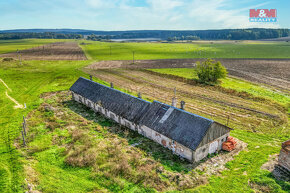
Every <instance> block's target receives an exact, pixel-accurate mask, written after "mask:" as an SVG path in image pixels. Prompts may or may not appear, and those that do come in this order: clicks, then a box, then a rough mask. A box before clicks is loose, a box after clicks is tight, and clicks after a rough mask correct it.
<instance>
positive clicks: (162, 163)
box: [0, 40, 290, 192]
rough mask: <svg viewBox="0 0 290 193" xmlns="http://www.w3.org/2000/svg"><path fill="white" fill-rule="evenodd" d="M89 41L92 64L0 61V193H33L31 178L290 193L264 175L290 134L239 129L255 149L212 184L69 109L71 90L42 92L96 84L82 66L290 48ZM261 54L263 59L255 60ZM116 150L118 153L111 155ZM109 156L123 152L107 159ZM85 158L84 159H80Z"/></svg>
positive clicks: (4, 46)
mask: <svg viewBox="0 0 290 193" xmlns="http://www.w3.org/2000/svg"><path fill="white" fill-rule="evenodd" d="M54 41H59V40H13V41H12V40H11V41H0V53H6V52H10V51H15V50H16V49H25V48H30V47H33V46H38V45H41V44H45V43H50V42H54ZM80 42H83V41H80ZM85 43H88V44H86V45H81V47H82V48H83V49H84V51H85V53H86V54H87V56H88V57H89V58H91V59H92V60H88V61H24V62H23V63H22V65H19V63H18V62H17V61H10V62H1V61H0V78H1V80H3V82H4V83H5V84H4V83H3V82H0V128H1V129H0V140H1V141H0V192H25V191H27V183H26V182H25V178H26V179H29V180H30V182H33V183H34V184H35V185H36V187H35V189H37V190H40V191H42V192H99V191H109V192H120V191H123V192H156V191H157V190H160V191H162V190H166V191H167V192H179V191H184V189H186V190H187V191H188V192H253V191H254V190H255V191H268V192H287V191H289V189H290V184H289V182H285V181H279V180H276V179H275V178H274V177H273V176H272V174H271V173H270V172H269V171H267V170H262V169H260V167H261V166H262V165H263V164H264V163H265V162H267V160H268V159H269V156H270V155H273V154H277V153H279V150H280V146H281V142H282V141H285V140H286V139H289V137H290V133H289V132H288V134H289V135H288V134H287V135H284V136H279V137H278V136H276V137H275V136H274V137H273V136H272V135H269V134H268V133H259V134H257V133H252V132H247V131H243V130H234V131H232V132H231V135H233V136H234V137H237V138H238V139H240V140H243V141H244V142H245V143H247V144H248V146H247V150H244V151H242V152H240V153H239V154H238V155H236V156H235V157H234V160H232V161H230V162H228V163H227V164H226V167H227V170H224V171H222V172H220V173H219V174H217V175H211V176H209V177H208V182H207V181H204V182H201V179H202V178H204V176H203V173H204V172H205V171H206V168H205V171H195V170H193V171H192V169H191V168H190V167H189V166H188V163H187V162H185V161H181V160H180V159H179V158H178V157H176V156H173V155H172V154H171V153H170V152H169V151H167V150H164V148H162V147H161V146H158V145H157V144H152V142H151V141H150V140H147V139H146V138H144V137H142V136H140V135H137V134H136V133H134V132H131V131H127V130H123V129H120V128H119V127H118V125H116V124H115V123H113V122H111V121H109V120H107V119H105V118H104V117H101V116H99V115H97V116H96V115H95V114H94V113H93V112H92V111H88V109H86V108H85V107H83V106H81V105H78V104H76V103H73V102H72V101H69V99H70V96H69V95H68V92H61V93H58V94H57V95H55V96H54V95H52V96H50V97H47V98H45V96H42V97H40V95H41V94H43V93H47V92H55V91H63V90H64V91H65V90H68V89H69V87H70V86H71V85H72V84H73V82H74V81H75V80H76V79H77V78H78V77H79V76H88V75H87V74H85V73H84V72H82V68H83V67H85V66H87V65H89V64H90V63H92V62H94V61H95V60H125V59H126V60H129V59H131V58H132V51H136V59H163V58H191V57H197V58H200V57H201V56H200V55H198V53H197V52H194V51H197V50H202V49H204V50H207V51H206V52H205V55H204V56H203V57H208V56H206V54H209V55H212V54H214V52H216V55H217V56H216V57H231V58H232V57H247V58H251V57H257V58H268V57H273V58H289V57H290V56H289V53H290V46H288V44H287V43H255V42H254V43H244V42H241V43H237V44H211V43H206V44H201V43H198V44H162V43H104V42H92V41H85ZM110 46H111V49H112V54H111V55H110V50H109V49H110ZM258 48H259V49H258ZM256 49H257V50H259V51H257V52H254V51H253V50H256ZM260 49H261V50H260ZM232 50H235V52H239V53H240V54H239V55H231V53H234V52H233V51H232ZM187 51H188V53H186V52H187ZM211 57H213V56H211ZM0 60H1V59H0ZM169 71H171V70H167V72H161V71H160V73H168V72H169ZM169 73H174V74H177V75H180V76H185V77H186V78H194V74H191V71H190V70H186V69H180V71H179V72H172V71H171V72H169ZM94 80H95V81H99V82H101V83H104V84H107V83H105V82H102V81H101V80H99V79H94ZM222 86H223V87H225V88H231V89H237V90H238V89H241V90H240V91H245V92H248V93H250V94H253V95H255V96H260V97H266V98H268V99H270V100H273V101H275V102H277V103H280V104H282V105H284V106H286V104H287V103H288V102H289V96H288V95H284V94H279V93H276V92H273V91H272V90H268V89H266V88H263V87H262V86H260V85H256V84H252V83H250V82H246V81H241V80H239V79H234V78H227V79H224V80H223V83H222ZM234 86H236V88H235V87H234ZM6 93H7V94H8V96H10V98H9V97H8V96H7V95H6ZM11 98H13V99H14V100H15V101H16V102H18V103H19V104H21V105H24V103H25V104H26V108H25V109H22V108H15V106H17V104H16V103H15V101H13V100H11ZM41 104H42V105H41ZM48 107H49V108H48ZM28 113H30V115H31V116H32V117H30V119H29V129H30V131H29V132H28V136H27V147H22V146H21V138H20V136H21V134H20V131H21V122H22V116H23V115H24V116H27V115H28ZM62 113H63V114H62ZM72 128H75V129H74V130H73V129H72ZM273 129H275V128H273ZM284 129H285V130H289V128H284ZM74 131H76V132H78V133H74ZM9 139H10V140H9ZM14 140H15V141H14ZM140 140H141V141H142V144H141V145H138V146H137V147H136V148H131V146H130V144H134V143H136V142H138V141H140ZM109 142H112V143H113V144H116V146H115V147H112V144H111V143H109ZM9 147H10V148H9ZM108 148H110V149H112V150H114V151H113V152H116V154H110V153H108V152H107V151H105V150H107V149H108ZM132 149H134V150H132ZM102 150H104V151H102ZM76 152H79V155H78V156H79V157H74V154H75V153H76ZM84 155H90V156H92V155H93V156H94V155H97V157H95V158H97V160H94V159H95V158H92V160H93V161H94V162H93V163H91V162H89V161H90V160H88V162H85V161H86V160H85V159H87V158H86V157H85V156H84ZM69 158H70V159H69ZM136 158H138V159H136ZM80 160H81V161H80ZM83 160H84V161H83ZM138 160H139V161H138ZM82 161H83V162H82ZM83 163H85V164H83ZM126 163H130V164H131V165H130V164H126ZM149 166H150V167H149ZM123 167H124V168H125V169H126V170H124V169H122V168H123ZM155 168H158V169H159V168H163V169H162V174H161V173H160V174H157V173H154V172H148V173H146V172H147V171H155ZM144 171H145V172H144ZM144 173H145V174H146V175H144ZM142 175H144V176H142ZM174 176H180V180H181V181H180V182H177V181H176V180H175V178H174ZM202 176H203V177H202ZM143 177H144V178H146V180H147V184H146V182H144V180H142V179H143ZM196 177H200V179H197V178H196ZM192 179H195V180H192ZM187 180H189V181H187ZM178 183H180V184H178ZM197 185H201V186H197ZM196 186H197V187H196ZM181 188H183V189H182V190H181Z"/></svg>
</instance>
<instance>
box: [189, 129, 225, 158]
mask: <svg viewBox="0 0 290 193" xmlns="http://www.w3.org/2000/svg"><path fill="white" fill-rule="evenodd" d="M228 136H229V133H226V134H224V135H222V136H220V137H219V138H217V139H215V140H213V141H211V142H210V143H208V144H205V145H203V146H201V147H198V148H197V149H196V150H195V152H194V153H193V161H195V162H198V161H200V160H202V159H203V158H205V157H206V156H207V155H208V154H209V153H214V152H215V151H220V150H221V149H222V143H223V142H224V141H226V138H227V137H228Z"/></svg>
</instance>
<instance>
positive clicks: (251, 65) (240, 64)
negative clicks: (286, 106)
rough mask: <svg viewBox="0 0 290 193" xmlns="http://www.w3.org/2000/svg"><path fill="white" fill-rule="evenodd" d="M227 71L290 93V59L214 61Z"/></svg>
mask: <svg viewBox="0 0 290 193" xmlns="http://www.w3.org/2000/svg"><path fill="white" fill-rule="evenodd" d="M203 60H204V59H163V60H138V61H135V64H132V61H131V60H126V61H101V62H97V63H95V64H92V65H91V66H90V67H89V68H91V69H106V68H189V67H193V66H194V65H195V63H196V62H197V61H203ZM216 60H217V61H220V62H221V63H222V64H223V65H224V66H225V67H226V68H227V69H228V71H229V75H232V76H236V77H239V78H243V79H246V80H249V81H253V82H259V83H263V84H268V85H271V86H275V87H277V88H281V89H285V90H288V91H290V59H221V58H220V59H216Z"/></svg>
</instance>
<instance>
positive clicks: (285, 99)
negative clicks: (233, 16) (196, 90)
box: [150, 68, 290, 107]
mask: <svg viewBox="0 0 290 193" xmlns="http://www.w3.org/2000/svg"><path fill="white" fill-rule="evenodd" d="M150 70H151V71H153V72H158V73H161V74H170V75H174V76H179V77H184V78H186V79H193V80H197V78H198V77H197V74H196V72H195V70H194V69H192V68H162V69H150ZM220 86H222V87H223V88H228V89H233V90H236V91H238V92H246V93H249V94H251V95H253V96H255V97H263V98H266V99H269V100H272V101H275V102H278V103H280V104H282V105H283V106H285V107H288V105H289V104H290V96H289V95H288V94H287V93H282V92H279V91H276V90H274V89H271V88H268V87H265V86H262V85H259V84H255V83H252V82H249V81H245V80H241V79H238V78H233V77H226V78H223V79H221V84H220Z"/></svg>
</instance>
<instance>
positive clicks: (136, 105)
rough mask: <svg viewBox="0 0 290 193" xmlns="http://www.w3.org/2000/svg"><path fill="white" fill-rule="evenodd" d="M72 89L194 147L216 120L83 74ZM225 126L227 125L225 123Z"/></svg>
mask: <svg viewBox="0 0 290 193" xmlns="http://www.w3.org/2000/svg"><path fill="white" fill-rule="evenodd" d="M70 90H71V91H73V92H75V93H77V94H79V95H81V96H83V97H85V98H87V99H89V100H91V101H92V102H95V103H99V104H101V105H102V106H103V107H104V108H106V109H108V110H109V111H111V112H113V113H115V114H117V115H119V116H121V117H123V118H125V119H127V120H129V121H132V122H134V123H136V124H141V125H145V126H147V127H149V128H151V129H153V130H155V131H157V132H158V133H161V134H162V135H164V136H166V137H168V138H170V139H172V140H175V141H176V142H178V143H180V144H182V145H184V146H186V147H188V148H190V149H192V150H195V149H196V148H197V147H198V145H199V144H200V142H201V141H202V139H203V137H204V136H205V134H206V133H207V131H208V129H209V128H210V127H211V125H212V124H213V123H214V121H213V120H210V119H207V118H204V117H201V116H198V115H195V114H192V113H189V112H187V111H184V110H181V109H178V108H175V107H172V106H170V105H167V104H164V103H161V102H158V101H154V102H153V103H150V102H148V101H145V100H143V99H140V98H137V97H134V96H131V95H129V94H126V93H123V92H121V91H118V90H116V89H113V88H110V87H107V86H104V85H102V84H99V83H96V82H93V81H90V80H88V79H85V78H82V77H80V78H79V79H78V80H77V81H76V82H75V83H74V84H73V85H72V87H71V88H70ZM224 127H226V126H224Z"/></svg>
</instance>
